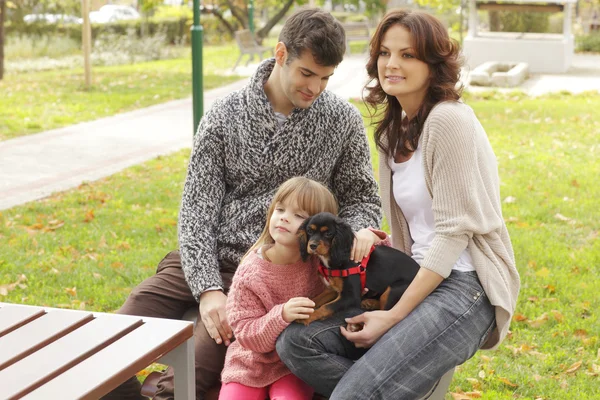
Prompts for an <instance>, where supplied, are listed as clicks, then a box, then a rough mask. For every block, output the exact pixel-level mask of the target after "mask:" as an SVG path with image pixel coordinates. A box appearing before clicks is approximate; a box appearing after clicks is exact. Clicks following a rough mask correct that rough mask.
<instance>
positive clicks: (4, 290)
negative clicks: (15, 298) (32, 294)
mask: <svg viewBox="0 0 600 400" xmlns="http://www.w3.org/2000/svg"><path fill="white" fill-rule="evenodd" d="M26 280H27V277H26V276H25V275H23V274H21V275H19V276H18V278H17V281H16V282H13V283H8V284H5V285H0V296H8V293H9V292H12V291H13V290H15V288H16V287H20V288H23V286H24V285H22V284H21V282H24V281H26ZM25 287H26V286H25Z"/></svg>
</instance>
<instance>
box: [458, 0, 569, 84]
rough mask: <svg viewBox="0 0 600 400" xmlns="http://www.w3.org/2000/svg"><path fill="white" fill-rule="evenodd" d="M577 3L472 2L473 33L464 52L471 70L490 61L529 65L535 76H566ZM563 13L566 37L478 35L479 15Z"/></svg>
mask: <svg viewBox="0 0 600 400" xmlns="http://www.w3.org/2000/svg"><path fill="white" fill-rule="evenodd" d="M576 2H577V0H500V1H495V0H469V33H468V35H467V37H466V38H465V39H464V42H463V52H464V55H465V60H466V63H467V65H468V66H469V67H471V68H475V67H477V66H478V65H480V64H482V63H484V62H486V61H507V62H526V63H527V64H529V70H530V71H531V72H534V73H535V72H545V73H548V72H549V73H556V72H566V71H567V70H568V69H569V67H570V66H571V61H572V59H573V53H574V51H575V44H574V43H575V41H574V38H573V34H572V33H571V7H572V5H573V4H575V3H576ZM478 10H486V11H514V12H527V11H536V12H539V11H545V12H560V11H563V14H564V22H563V33H562V34H553V33H522V32H478V29H477V27H478V18H477V11H478Z"/></svg>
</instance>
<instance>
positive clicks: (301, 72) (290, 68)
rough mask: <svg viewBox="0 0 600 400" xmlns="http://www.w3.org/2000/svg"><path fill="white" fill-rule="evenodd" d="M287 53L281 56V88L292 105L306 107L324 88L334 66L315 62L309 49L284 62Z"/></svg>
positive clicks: (287, 55)
mask: <svg viewBox="0 0 600 400" xmlns="http://www.w3.org/2000/svg"><path fill="white" fill-rule="evenodd" d="M288 57H289V54H288V53H287V51H286V52H285V56H284V57H282V64H283V65H281V64H280V65H281V74H280V83H281V90H282V91H283V94H284V95H285V97H286V98H287V99H288V100H289V102H290V103H291V104H292V105H293V107H297V108H308V107H310V106H311V104H312V103H313V102H314V101H315V100H316V99H317V97H318V96H319V95H320V94H321V92H323V90H325V87H326V86H327V82H328V81H329V77H330V76H331V75H333V71H334V70H335V66H328V67H325V66H323V65H319V64H317V63H316V61H315V59H314V57H313V55H312V54H311V52H310V51H304V52H302V54H300V56H299V57H297V58H295V59H293V60H292V62H290V63H286V60H287V59H288Z"/></svg>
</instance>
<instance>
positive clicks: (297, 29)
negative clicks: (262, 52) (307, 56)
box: [279, 8, 346, 67]
mask: <svg viewBox="0 0 600 400" xmlns="http://www.w3.org/2000/svg"><path fill="white" fill-rule="evenodd" d="M279 41H280V42H283V44H285V47H286V48H287V51H288V54H289V56H288V59H287V64H289V63H290V62H291V61H293V60H294V59H296V58H298V57H300V56H301V55H302V52H303V51H304V50H308V51H310V52H311V53H312V55H313V57H314V58H315V61H316V62H317V64H319V65H323V66H325V67H330V66H337V65H338V64H339V63H341V62H342V59H343V58H344V53H345V52H346V33H345V32H344V28H343V27H342V24H340V23H339V21H338V20H336V19H335V18H334V17H333V16H332V15H331V14H329V13H328V12H325V11H322V10H319V9H318V8H305V9H301V10H299V11H296V12H295V13H294V14H292V16H290V17H289V18H288V20H287V21H286V23H285V25H284V26H283V29H282V30H281V33H280V34H279Z"/></svg>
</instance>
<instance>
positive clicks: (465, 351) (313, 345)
mask: <svg viewBox="0 0 600 400" xmlns="http://www.w3.org/2000/svg"><path fill="white" fill-rule="evenodd" d="M459 61H460V57H459V49H458V46H457V45H456V44H455V43H454V42H453V41H452V40H451V39H450V38H449V37H448V33H447V31H446V29H445V28H444V26H443V25H442V24H441V23H440V21H438V20H437V19H436V18H435V17H433V16H430V15H428V14H426V13H422V12H411V11H393V12H391V13H389V14H387V15H386V16H385V17H384V19H383V20H382V21H381V23H380V24H379V26H378V28H377V31H376V32H375V35H374V37H373V39H372V40H371V49H370V59H369V62H368V64H367V71H368V73H369V76H370V78H371V79H372V80H373V81H374V83H375V85H374V86H373V87H372V88H371V89H370V93H369V96H368V97H367V99H366V101H367V103H368V104H369V105H371V106H373V107H375V108H377V107H383V113H382V117H381V119H380V120H379V121H378V123H377V128H376V131H375V142H376V143H377V148H378V150H379V160H380V168H379V171H380V179H379V182H380V185H381V194H382V200H383V204H384V212H385V214H386V217H387V219H388V221H389V223H390V227H391V233H392V243H393V245H394V247H396V248H398V249H400V250H402V251H404V252H406V253H408V254H411V255H412V257H413V258H414V259H415V260H416V261H417V262H418V263H419V265H420V266H421V269H420V271H419V273H418V274H417V276H416V278H415V280H414V281H413V283H412V284H411V285H410V286H409V288H408V289H407V291H406V293H405V294H404V296H403V297H402V298H401V299H400V301H398V303H397V304H396V305H395V306H394V307H393V308H392V309H391V310H389V311H372V312H366V313H363V314H361V311H360V310H353V311H351V312H349V313H348V314H347V315H345V316H339V317H337V318H336V317H334V318H331V319H329V320H325V321H319V322H315V323H313V324H311V325H309V326H308V327H303V326H298V325H292V326H290V327H289V328H288V329H286V330H285V331H284V333H283V334H282V336H281V337H280V338H279V341H278V342H277V350H278V352H279V354H280V357H281V359H282V360H283V361H284V362H285V363H286V365H287V366H288V367H289V368H290V369H291V370H292V372H293V373H294V374H296V375H297V376H298V377H300V378H301V379H302V380H304V381H305V382H307V383H308V384H309V385H311V386H312V387H314V388H315V390H316V392H318V393H320V394H322V395H325V396H330V398H331V399H340V400H348V399H375V398H376V399H418V398H420V397H421V396H423V395H424V394H425V393H426V392H427V391H428V390H429V389H431V388H432V387H433V386H434V385H435V383H436V382H437V381H438V380H439V379H440V377H441V376H442V375H443V374H444V373H445V372H447V371H448V370H450V369H451V368H453V367H455V366H457V365H459V364H462V363H463V362H465V361H466V360H468V359H469V358H471V357H472V356H473V355H474V354H475V352H476V351H477V350H478V349H479V348H496V347H497V346H498V345H499V343H500V342H501V341H502V340H503V339H504V337H505V336H506V334H507V332H508V326H509V323H510V319H511V316H512V314H513V312H514V309H515V305H516V301H517V295H518V291H519V286H520V283H519V275H518V272H517V270H516V268H515V261H514V255H513V251H512V246H511V243H510V239H509V236H508V231H507V229H506V225H505V224H504V220H503V218H502V211H501V201H500V193H499V178H498V171H497V165H496V157H495V155H494V153H493V150H492V148H491V146H490V143H489V141H488V139H487V136H486V134H485V131H484V130H483V127H482V126H481V124H480V123H479V121H478V120H477V118H476V117H475V115H474V114H473V111H472V110H471V108H469V107H468V106H466V105H464V104H462V103H460V102H459V98H460V89H457V84H458V78H459V73H460V62H459ZM373 241H374V242H376V241H377V239H376V238H373ZM358 314H360V315H358ZM344 317H351V318H345V322H346V323H364V328H363V330H362V331H360V332H349V331H347V330H346V329H345V328H344V327H343V326H342V327H341V328H340V325H344Z"/></svg>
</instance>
